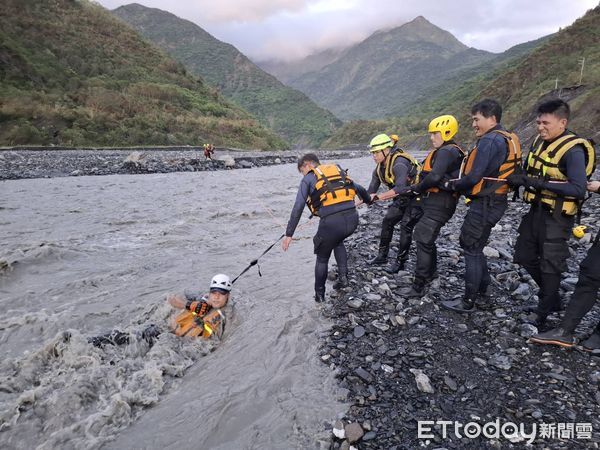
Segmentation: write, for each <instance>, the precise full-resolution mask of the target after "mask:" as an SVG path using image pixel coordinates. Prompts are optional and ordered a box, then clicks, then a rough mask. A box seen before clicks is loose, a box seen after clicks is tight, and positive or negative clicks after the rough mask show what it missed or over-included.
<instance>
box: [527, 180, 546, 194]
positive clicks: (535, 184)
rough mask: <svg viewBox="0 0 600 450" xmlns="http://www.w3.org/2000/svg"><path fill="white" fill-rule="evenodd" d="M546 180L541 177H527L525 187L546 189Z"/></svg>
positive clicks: (537, 189)
mask: <svg viewBox="0 0 600 450" xmlns="http://www.w3.org/2000/svg"><path fill="white" fill-rule="evenodd" d="M544 183H545V181H544V180H543V179H541V178H533V177H525V187H528V188H532V189H535V190H536V191H541V190H542V189H544Z"/></svg>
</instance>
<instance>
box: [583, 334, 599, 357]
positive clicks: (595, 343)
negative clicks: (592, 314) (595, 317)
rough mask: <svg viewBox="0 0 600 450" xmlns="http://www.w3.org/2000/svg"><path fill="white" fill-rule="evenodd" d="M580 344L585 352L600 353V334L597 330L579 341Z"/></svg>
mask: <svg viewBox="0 0 600 450" xmlns="http://www.w3.org/2000/svg"><path fill="white" fill-rule="evenodd" d="M581 346H582V347H583V349H584V350H585V351H586V352H594V353H600V334H598V332H597V331H596V332H594V333H592V335H591V336H590V337H589V338H587V339H586V340H585V341H583V342H582V343H581Z"/></svg>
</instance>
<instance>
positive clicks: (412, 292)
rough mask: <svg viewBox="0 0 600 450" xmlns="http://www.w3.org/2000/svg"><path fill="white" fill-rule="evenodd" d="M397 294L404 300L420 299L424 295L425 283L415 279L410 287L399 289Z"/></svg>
mask: <svg viewBox="0 0 600 450" xmlns="http://www.w3.org/2000/svg"><path fill="white" fill-rule="evenodd" d="M399 294H400V295H401V296H402V297H404V298H421V297H423V295H425V283H424V282H422V281H420V280H418V279H415V281H413V284H412V286H411V287H409V288H404V289H401V290H400V292H399Z"/></svg>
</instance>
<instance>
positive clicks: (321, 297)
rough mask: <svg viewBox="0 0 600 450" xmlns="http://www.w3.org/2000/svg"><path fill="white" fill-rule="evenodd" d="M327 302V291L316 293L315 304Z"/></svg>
mask: <svg viewBox="0 0 600 450" xmlns="http://www.w3.org/2000/svg"><path fill="white" fill-rule="evenodd" d="M324 301H325V291H315V302H317V303H323V302H324Z"/></svg>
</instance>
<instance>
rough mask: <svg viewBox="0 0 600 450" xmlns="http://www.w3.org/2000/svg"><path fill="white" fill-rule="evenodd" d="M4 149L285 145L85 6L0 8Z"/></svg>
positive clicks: (33, 2) (27, 1) (14, 0)
mask: <svg viewBox="0 0 600 450" xmlns="http://www.w3.org/2000/svg"><path fill="white" fill-rule="evenodd" d="M0 61H1V62H2V64H0V81H1V82H0V123H1V124H2V126H1V127H0V144H1V145H18V144H27V145H31V144H41V145H48V144H58V145H68V146H125V145H186V144H187V145H199V144H202V143H203V142H207V141H210V142H213V143H214V144H217V145H227V146H232V147H240V148H261V149H273V148H283V147H285V146H286V144H285V142H283V141H282V140H281V139H280V138H279V137H277V136H276V135H274V134H273V133H272V132H270V131H267V130H266V129H264V128H263V127H262V126H260V125H259V124H258V123H257V122H256V121H255V120H254V118H253V117H252V116H251V115H250V114H248V113H247V112H245V111H243V110H241V109H240V108H238V107H236V106H234V105H233V104H231V103H229V102H227V101H226V100H224V99H223V98H222V97H221V96H220V95H219V94H218V93H217V92H216V91H215V90H214V89H212V88H210V87H208V86H207V85H206V84H205V83H204V82H203V81H202V80H200V79H199V78H197V77H195V76H192V75H190V74H188V73H187V71H186V69H185V68H184V66H182V65H181V64H179V63H177V62H176V61H174V60H172V59H171V58H170V57H168V56H167V55H165V54H164V53H163V52H161V51H160V50H158V49H157V48H155V47H154V46H152V45H151V44H149V43H147V42H146V41H144V40H143V39H141V38H140V37H139V36H138V35H137V34H136V33H135V32H134V31H133V30H131V29H130V28H128V27H126V26H125V25H123V23H122V22H121V21H119V20H118V19H116V18H115V17H113V16H112V15H111V14H109V13H108V12H107V11H106V10H105V9H103V8H101V7H100V6H98V5H96V4H94V3H91V2H88V1H86V0H41V1H40V0H21V1H18V0H7V1H5V2H3V5H2V8H1V9H0Z"/></svg>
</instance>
